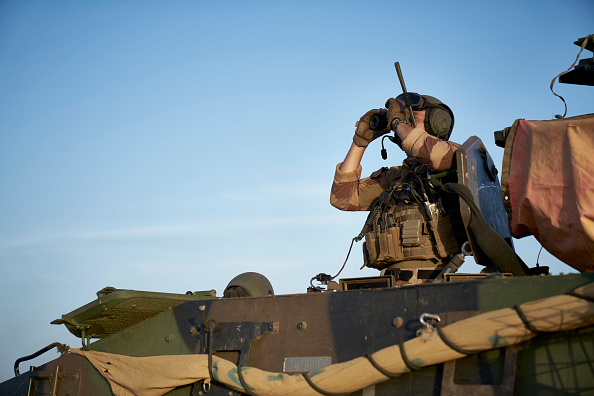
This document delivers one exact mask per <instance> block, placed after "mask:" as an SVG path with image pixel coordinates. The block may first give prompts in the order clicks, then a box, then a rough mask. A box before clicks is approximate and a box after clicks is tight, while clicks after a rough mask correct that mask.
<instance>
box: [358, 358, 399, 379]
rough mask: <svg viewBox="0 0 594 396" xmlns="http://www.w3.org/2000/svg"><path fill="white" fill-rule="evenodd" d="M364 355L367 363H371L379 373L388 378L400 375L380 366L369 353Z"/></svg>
mask: <svg viewBox="0 0 594 396" xmlns="http://www.w3.org/2000/svg"><path fill="white" fill-rule="evenodd" d="M365 357H366V358H367V360H369V363H371V365H372V366H373V367H374V368H375V369H376V370H377V371H379V372H380V373H382V374H383V375H385V376H386V377H388V378H396V377H398V376H400V373H392V372H390V371H388V370H386V369H384V368H383V367H382V366H380V365H379V364H378V363H377V362H376V361H375V360H373V358H372V357H371V355H365Z"/></svg>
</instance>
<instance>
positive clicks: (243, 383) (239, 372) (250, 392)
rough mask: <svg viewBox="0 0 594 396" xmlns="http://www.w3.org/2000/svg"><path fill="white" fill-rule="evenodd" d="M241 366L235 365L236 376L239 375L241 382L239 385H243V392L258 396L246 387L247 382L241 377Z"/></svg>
mask: <svg viewBox="0 0 594 396" xmlns="http://www.w3.org/2000/svg"><path fill="white" fill-rule="evenodd" d="M242 368H243V367H239V366H237V376H238V377H239V382H241V386H242V387H243V390H244V391H245V393H247V394H248V395H250V396H258V395H256V394H255V393H254V392H252V391H251V390H250V388H249V387H248V384H247V383H246V382H245V379H244V378H243V373H242V372H241V369H242Z"/></svg>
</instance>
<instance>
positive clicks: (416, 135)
mask: <svg viewBox="0 0 594 396" xmlns="http://www.w3.org/2000/svg"><path fill="white" fill-rule="evenodd" d="M396 133H398V136H399V137H400V139H402V149H403V150H404V151H405V152H406V154H408V155H409V156H412V157H415V158H417V159H418V160H419V161H421V162H422V163H424V164H425V165H427V167H429V169H431V170H432V171H437V172H439V171H444V170H448V169H450V168H452V166H453V165H454V159H455V153H456V150H457V149H458V147H459V145H458V144H456V143H453V142H447V141H444V140H441V139H439V138H436V137H435V136H432V135H430V134H428V133H427V132H425V131H424V130H423V129H422V128H414V129H413V128H412V127H410V126H409V125H406V124H398V127H397V130H396Z"/></svg>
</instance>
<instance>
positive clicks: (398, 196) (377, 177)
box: [330, 93, 466, 285]
mask: <svg viewBox="0 0 594 396" xmlns="http://www.w3.org/2000/svg"><path fill="white" fill-rule="evenodd" d="M409 97H410V100H411V104H412V105H413V106H412V108H413V113H414V119H415V122H416V125H417V127H416V128H413V126H411V124H410V122H409V120H410V119H411V118H410V112H409V110H408V108H406V106H405V105H404V102H403V100H402V99H403V97H402V95H401V96H399V97H398V98H397V99H389V100H388V101H387V102H386V108H387V109H374V110H370V111H368V112H367V113H365V114H364V115H363V116H362V117H361V119H360V120H359V121H358V122H357V124H356V127H357V129H356V131H355V135H354V137H353V143H352V145H351V148H350V150H349V151H348V153H347V155H346V157H345V159H344V161H343V162H342V163H339V164H338V165H337V166H336V173H335V175H334V182H333V184H332V191H331V197H330V203H331V204H332V205H333V206H334V207H336V208H338V209H340V210H348V211H356V210H370V211H371V213H370V215H369V216H368V219H367V221H366V224H365V226H364V228H363V231H362V232H361V235H360V238H362V235H363V234H364V235H365V242H364V244H363V252H364V261H365V264H364V265H365V266H367V267H373V268H377V269H380V270H382V273H391V274H393V275H395V276H396V278H397V285H403V284H416V283H424V282H428V281H430V280H431V279H433V278H435V277H436V276H437V275H438V274H439V272H440V271H441V270H442V269H443V268H444V267H445V265H446V264H447V263H448V262H449V261H450V257H451V256H452V255H454V254H457V253H459V252H460V246H461V242H464V241H465V240H466V239H465V238H466V237H465V234H464V229H463V226H462V224H461V222H460V221H459V220H458V219H459V212H458V213H453V212H455V210H452V209H450V208H455V207H457V202H451V203H449V202H446V201H447V197H442V196H440V195H439V194H437V193H436V192H435V191H434V189H433V188H432V185H431V183H430V181H429V174H430V173H435V172H442V171H446V170H448V169H450V168H452V167H453V166H454V164H455V156H454V153H455V151H456V149H457V148H458V147H459V145H458V144H456V143H452V142H449V141H448V139H449V136H450V134H451V132H452V129H453V124H454V117H453V113H452V111H451V110H450V108H449V107H448V106H446V105H445V104H443V103H442V102H440V101H439V100H437V99H435V98H433V97H431V96H427V95H418V94H415V93H410V94H409ZM374 116H376V117H386V118H387V121H388V123H387V125H388V126H387V127H386V128H384V129H382V130H372V129H371V127H370V119H371V118H372V117H374ZM390 131H394V132H395V136H394V140H395V142H396V143H397V144H398V145H399V146H400V148H401V149H402V150H404V152H406V154H407V158H406V159H405V160H404V162H403V164H402V166H400V167H392V168H381V169H379V170H378V171H376V172H373V173H372V174H371V176H370V177H367V178H364V179H361V165H360V162H361V158H362V157H363V153H364V152H365V149H366V147H367V145H368V144H369V143H370V142H371V141H373V140H375V139H376V138H378V137H380V136H382V135H385V134H387V133H389V132H390ZM450 214H452V216H450ZM451 218H453V219H454V220H451ZM452 221H453V222H454V227H452ZM454 229H456V230H457V234H455V233H454Z"/></svg>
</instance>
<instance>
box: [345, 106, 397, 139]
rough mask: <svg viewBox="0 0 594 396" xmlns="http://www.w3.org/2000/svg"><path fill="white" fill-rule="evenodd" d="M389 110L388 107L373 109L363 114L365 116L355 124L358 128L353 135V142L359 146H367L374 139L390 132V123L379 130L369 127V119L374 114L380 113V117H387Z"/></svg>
mask: <svg viewBox="0 0 594 396" xmlns="http://www.w3.org/2000/svg"><path fill="white" fill-rule="evenodd" d="M387 112H388V110H386V109H373V110H369V111H368V112H367V113H365V114H363V117H361V118H360V119H359V121H357V123H356V124H355V126H356V127H357V129H356V130H355V136H353V142H355V144H356V145H357V146H359V147H367V145H368V144H369V143H371V142H372V141H373V140H375V139H377V138H378V137H380V136H382V135H385V134H386V133H388V132H390V127H389V124H388V126H387V127H386V128H384V129H382V130H379V131H374V130H373V129H371V128H370V127H369V120H370V119H371V117H372V116H374V115H378V116H380V117H385V116H386V114H387Z"/></svg>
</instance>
